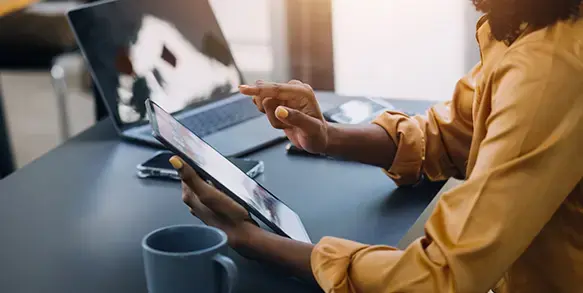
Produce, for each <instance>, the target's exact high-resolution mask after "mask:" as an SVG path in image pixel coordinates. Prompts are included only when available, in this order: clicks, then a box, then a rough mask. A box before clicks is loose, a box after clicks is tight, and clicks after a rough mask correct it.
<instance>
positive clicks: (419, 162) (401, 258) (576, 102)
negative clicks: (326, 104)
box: [311, 17, 583, 293]
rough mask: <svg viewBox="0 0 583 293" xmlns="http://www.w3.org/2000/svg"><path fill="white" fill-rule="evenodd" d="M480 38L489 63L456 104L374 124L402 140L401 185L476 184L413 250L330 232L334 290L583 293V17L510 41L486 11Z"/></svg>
mask: <svg viewBox="0 0 583 293" xmlns="http://www.w3.org/2000/svg"><path fill="white" fill-rule="evenodd" d="M476 37H477V40H478V43H479V45H480V50H481V57H482V58H481V59H482V60H481V62H480V63H479V64H478V65H477V66H476V67H475V68H474V69H473V70H472V71H471V72H470V73H469V74H468V75H467V76H465V77H464V78H463V79H461V80H460V81H459V82H458V84H457V86H456V89H455V92H454V95H453V99H452V100H451V101H449V102H446V103H443V104H440V105H437V106H434V107H433V108H431V109H430V110H429V111H428V112H427V113H426V114H425V115H423V116H415V117H408V116H406V115H404V114H402V113H397V112H390V113H385V114H383V115H381V116H380V117H378V119H377V120H376V121H375V123H377V124H379V125H381V126H382V127H384V128H385V129H386V130H387V132H388V133H389V134H390V136H391V138H392V139H393V140H394V142H395V143H396V145H397V146H398V151H397V155H396V158H395V159H394V162H393V164H392V167H391V169H390V170H387V171H386V172H387V174H388V175H389V176H390V177H391V178H392V179H393V180H395V181H396V182H397V184H399V185H403V184H413V183H415V182H417V181H418V180H419V178H420V176H421V175H422V174H423V175H424V176H426V177H428V178H429V179H432V180H441V179H446V178H448V177H456V178H463V179H466V182H465V183H464V184H462V185H461V186H459V187H457V188H455V189H453V190H451V191H449V192H447V193H445V194H443V197H442V198H441V199H440V200H439V202H438V204H437V206H436V209H435V211H434V212H433V214H432V215H431V217H430V218H429V220H428V222H427V223H426V225H425V232H426V234H425V236H424V237H422V238H420V239H418V240H416V241H415V242H413V243H412V244H411V245H410V246H409V247H408V248H407V249H405V250H404V251H401V250H397V249H395V248H392V247H388V246H383V245H375V246H370V245H364V244H360V243H356V242H352V241H348V240H341V239H336V238H331V237H327V238H323V239H322V240H321V241H320V243H319V244H318V245H316V248H315V249H314V251H313V253H312V257H311V262H312V270H313V272H314V276H315V277H316V279H317V280H318V282H319V284H320V286H321V287H322V288H323V289H324V290H325V291H326V292H479V293H484V292H487V291H488V290H489V289H492V290H494V291H495V292H512V293H514V292H527V293H533V292H583V180H582V179H583V20H579V21H576V22H573V21H565V22H560V23H558V24H556V25H554V26H552V27H548V28H545V29H541V30H536V31H534V30H533V31H529V29H528V28H527V29H526V31H525V32H524V33H523V35H522V36H521V37H520V38H519V39H518V40H517V41H516V42H514V43H513V44H512V45H510V46H507V45H505V44H504V43H503V42H497V41H495V40H493V39H492V38H491V37H490V26H489V24H488V21H487V19H486V18H485V17H484V18H482V19H481V20H480V21H479V22H478V29H477V33H476ZM387 225H388V226H389V228H388V229H390V225H391V223H387Z"/></svg>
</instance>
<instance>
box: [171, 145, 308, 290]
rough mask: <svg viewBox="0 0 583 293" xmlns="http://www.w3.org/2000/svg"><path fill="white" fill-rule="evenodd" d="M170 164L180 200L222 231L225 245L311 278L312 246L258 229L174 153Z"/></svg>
mask: <svg viewBox="0 0 583 293" xmlns="http://www.w3.org/2000/svg"><path fill="white" fill-rule="evenodd" d="M170 164H172V166H173V167H174V169H176V170H177V171H178V173H179V174H180V177H181V178H182V200H183V201H184V203H186V205H188V207H189V208H190V213H191V214H193V215H194V216H195V217H197V218H199V219H201V220H202V221H203V222H205V223H206V224H207V225H209V226H213V227H216V228H219V229H221V230H223V231H224V232H225V233H226V234H227V237H228V241H229V245H230V246H231V247H232V248H233V249H235V250H236V251H237V252H239V253H240V254H241V255H243V256H246V257H248V258H253V259H257V260H261V261H265V262H269V263H273V264H277V265H279V266H282V267H285V268H289V269H292V270H294V271H296V272H298V273H299V274H301V275H302V276H305V277H307V278H308V279H312V278H313V277H312V270H311V267H310V256H311V254H312V249H313V245H311V244H306V243H302V242H298V241H295V240H291V239H289V238H284V237H281V236H279V235H276V234H273V233H269V232H267V231H264V230H262V229H261V228H259V227H258V226H257V225H256V224H255V222H253V220H251V218H250V217H249V213H248V212H247V210H245V208H243V207H242V206H241V205H239V204H238V203H236V202H235V201H234V200H232V199H231V198H229V197H228V196H227V195H225V194H224V193H222V192H220V191H219V190H217V189H216V188H215V187H213V186H211V185H210V184H208V183H206V182H205V181H204V180H202V179H201V178H200V177H199V176H198V175H197V174H196V172H195V171H194V170H193V169H192V167H190V166H189V165H188V164H186V163H184V161H182V159H180V157H178V156H174V157H172V158H170Z"/></svg>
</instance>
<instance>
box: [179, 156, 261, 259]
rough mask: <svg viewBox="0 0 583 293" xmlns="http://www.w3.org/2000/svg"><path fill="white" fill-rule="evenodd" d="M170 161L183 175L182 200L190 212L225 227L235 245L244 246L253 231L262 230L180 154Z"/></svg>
mask: <svg viewBox="0 0 583 293" xmlns="http://www.w3.org/2000/svg"><path fill="white" fill-rule="evenodd" d="M170 163H171V164H172V166H173V167H174V168H175V169H176V170H177V171H178V173H179V174H180V177H181V178H182V200H183V201H184V203H185V204H186V205H187V206H188V207H189V208H190V213H191V214H192V215H194V216H195V217H197V218H199V219H200V220H201V221H203V222H204V223H205V224H207V225H209V226H213V227H216V228H219V229H221V230H223V231H224V232H225V233H226V234H227V236H228V242H229V245H230V246H231V247H232V248H234V249H236V250H237V249H240V248H241V249H243V248H244V247H245V246H246V245H247V243H249V241H250V238H251V237H252V235H253V233H257V232H260V228H259V227H257V225H256V224H255V222H253V220H251V218H250V217H249V213H248V212H247V210H246V209H245V208H244V207H242V206H241V205H239V204H238V203H237V202H235V201H234V200H232V199H231V198H229V197H228V196H227V195H225V194H224V193H222V192H221V191H219V190H218V189H216V188H215V187H213V186H212V185H210V184H208V183H207V182H205V181H204V180H202V178H200V177H199V176H198V174H196V172H195V171H194V170H193V169H192V167H191V166H189V165H188V164H186V163H185V162H184V161H183V160H182V159H181V158H180V157H178V156H173V157H172V158H170ZM258 230H259V231H258Z"/></svg>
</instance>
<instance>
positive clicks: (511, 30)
mask: <svg viewBox="0 0 583 293" xmlns="http://www.w3.org/2000/svg"><path fill="white" fill-rule="evenodd" d="M472 2H473V3H474V5H475V6H476V8H477V9H478V10H480V11H482V12H484V13H487V14H488V19H489V22H490V26H491V28H492V36H493V37H494V38H495V39H496V40H498V41H505V42H509V43H512V42H514V41H515V40H516V38H517V37H518V36H519V35H520V32H521V26H522V24H523V23H526V24H528V25H531V26H534V27H545V26H549V25H552V24H555V23H556V22H557V21H561V20H568V19H576V18H578V17H579V7H580V4H581V2H582V0H472Z"/></svg>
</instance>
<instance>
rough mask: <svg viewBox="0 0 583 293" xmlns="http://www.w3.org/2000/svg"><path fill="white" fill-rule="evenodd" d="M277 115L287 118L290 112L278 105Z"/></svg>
mask: <svg viewBox="0 0 583 293" xmlns="http://www.w3.org/2000/svg"><path fill="white" fill-rule="evenodd" d="M275 115H276V116H277V117H279V118H282V119H285V118H287V116H288V115H289V112H288V111H287V110H286V109H285V108H282V107H277V109H275Z"/></svg>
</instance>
